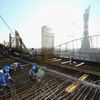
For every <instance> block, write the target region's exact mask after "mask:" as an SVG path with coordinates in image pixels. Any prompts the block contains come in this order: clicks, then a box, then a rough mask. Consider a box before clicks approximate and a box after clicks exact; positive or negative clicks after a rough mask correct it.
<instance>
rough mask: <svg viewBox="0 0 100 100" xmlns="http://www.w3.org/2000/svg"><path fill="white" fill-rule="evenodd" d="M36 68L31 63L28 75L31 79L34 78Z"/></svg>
mask: <svg viewBox="0 0 100 100" xmlns="http://www.w3.org/2000/svg"><path fill="white" fill-rule="evenodd" d="M37 70H38V68H37V67H36V66H35V65H32V67H31V69H30V70H29V77H30V79H31V80H33V81H34V80H35V79H36V73H37Z"/></svg>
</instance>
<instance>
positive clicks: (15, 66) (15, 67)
mask: <svg viewBox="0 0 100 100" xmlns="http://www.w3.org/2000/svg"><path fill="white" fill-rule="evenodd" d="M10 67H11V69H12V70H14V71H15V72H16V70H17V69H19V68H20V69H23V67H22V66H21V63H20V62H15V63H13V64H11V65H10Z"/></svg>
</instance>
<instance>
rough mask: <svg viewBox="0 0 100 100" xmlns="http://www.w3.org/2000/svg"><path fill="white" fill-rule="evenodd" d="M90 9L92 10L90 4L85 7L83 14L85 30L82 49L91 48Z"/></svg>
mask: <svg viewBox="0 0 100 100" xmlns="http://www.w3.org/2000/svg"><path fill="white" fill-rule="evenodd" d="M89 11H90V5H89V7H88V8H87V9H85V13H84V15H83V21H84V27H83V28H84V29H83V30H84V32H83V40H82V45H81V49H83V50H84V49H89V48H90V42H89V38H88V36H89V32H88V22H89Z"/></svg>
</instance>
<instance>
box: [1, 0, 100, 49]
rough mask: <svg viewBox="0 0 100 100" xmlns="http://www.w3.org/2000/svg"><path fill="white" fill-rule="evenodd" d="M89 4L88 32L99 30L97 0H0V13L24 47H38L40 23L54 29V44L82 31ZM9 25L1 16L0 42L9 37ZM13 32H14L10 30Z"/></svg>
mask: <svg viewBox="0 0 100 100" xmlns="http://www.w3.org/2000/svg"><path fill="white" fill-rule="evenodd" d="M89 4H91V7H90V15H89V35H95V34H99V33H100V28H99V26H100V13H99V9H100V0H0V16H2V17H3V18H4V19H5V21H6V22H7V24H8V25H9V26H10V28H11V29H12V31H13V32H14V31H15V30H17V31H18V32H19V34H20V36H21V37H22V39H23V42H24V43H25V45H26V47H28V48H31V47H32V48H33V47H34V48H40V47H41V27H42V26H44V25H47V26H48V27H51V28H52V29H53V32H54V37H55V46H56V45H59V44H61V43H64V42H67V41H70V40H72V39H73V36H74V38H79V37H82V35H83V14H84V10H85V9H86V8H88V6H89ZM9 33H10V31H9V29H8V28H7V27H6V26H5V24H4V23H3V21H2V20H1V19H0V43H2V42H3V40H6V41H8V40H9ZM12 36H14V34H12Z"/></svg>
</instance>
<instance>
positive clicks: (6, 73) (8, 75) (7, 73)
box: [3, 66, 13, 85]
mask: <svg viewBox="0 0 100 100" xmlns="http://www.w3.org/2000/svg"><path fill="white" fill-rule="evenodd" d="M10 71H11V69H10V67H9V66H5V67H4V69H3V73H4V77H5V81H6V84H7V85H9V84H11V83H13V79H12V78H11V73H10Z"/></svg>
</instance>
